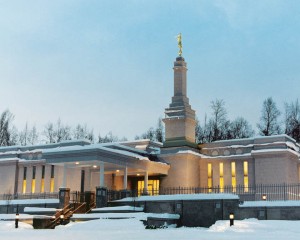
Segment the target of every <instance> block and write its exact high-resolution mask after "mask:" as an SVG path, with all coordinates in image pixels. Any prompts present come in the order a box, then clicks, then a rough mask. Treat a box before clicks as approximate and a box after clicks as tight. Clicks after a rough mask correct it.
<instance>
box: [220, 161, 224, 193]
mask: <svg viewBox="0 0 300 240" xmlns="http://www.w3.org/2000/svg"><path fill="white" fill-rule="evenodd" d="M219 166H220V192H223V191H224V164H223V163H222V162H221V163H220V164H219Z"/></svg>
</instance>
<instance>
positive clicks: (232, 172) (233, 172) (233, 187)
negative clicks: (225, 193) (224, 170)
mask: <svg viewBox="0 0 300 240" xmlns="http://www.w3.org/2000/svg"><path fill="white" fill-rule="evenodd" d="M231 186H232V191H233V192H235V191H236V173H235V162H231Z"/></svg>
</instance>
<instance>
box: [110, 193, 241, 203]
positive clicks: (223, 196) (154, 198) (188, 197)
mask: <svg viewBox="0 0 300 240" xmlns="http://www.w3.org/2000/svg"><path fill="white" fill-rule="evenodd" d="M214 199H239V197H238V195H234V194H227V193H210V194H177V195H159V196H141V197H138V198H131V197H129V198H123V199H120V200H116V201H115V202H133V201H173V200H214Z"/></svg>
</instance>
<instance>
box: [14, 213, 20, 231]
mask: <svg viewBox="0 0 300 240" xmlns="http://www.w3.org/2000/svg"><path fill="white" fill-rule="evenodd" d="M19 218H20V215H19V213H16V219H15V228H18V227H19Z"/></svg>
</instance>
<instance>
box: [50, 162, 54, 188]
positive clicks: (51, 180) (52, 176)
mask: <svg viewBox="0 0 300 240" xmlns="http://www.w3.org/2000/svg"><path fill="white" fill-rule="evenodd" d="M50 192H54V165H51V179H50Z"/></svg>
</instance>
